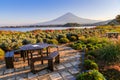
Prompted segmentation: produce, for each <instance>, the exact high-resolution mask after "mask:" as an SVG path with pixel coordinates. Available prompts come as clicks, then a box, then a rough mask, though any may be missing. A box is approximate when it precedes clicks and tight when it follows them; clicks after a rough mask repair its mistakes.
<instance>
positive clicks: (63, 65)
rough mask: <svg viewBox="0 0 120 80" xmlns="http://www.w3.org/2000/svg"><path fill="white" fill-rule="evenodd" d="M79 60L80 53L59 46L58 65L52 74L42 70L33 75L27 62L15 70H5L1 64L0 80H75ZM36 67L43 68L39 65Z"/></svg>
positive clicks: (17, 66) (18, 65) (78, 68)
mask: <svg viewBox="0 0 120 80" xmlns="http://www.w3.org/2000/svg"><path fill="white" fill-rule="evenodd" d="M80 58H81V54H80V52H78V51H76V50H74V49H72V48H70V47H66V46H60V64H57V65H55V67H54V69H55V71H54V72H51V71H49V70H48V69H44V70H42V71H39V72H38V73H36V74H33V73H31V72H30V67H29V66H27V62H26V64H22V62H18V63H16V64H17V65H16V68H14V69H6V68H5V62H3V63H2V64H1V65H0V80H75V79H76V78H75V76H76V74H78V73H79V72H80V67H79V64H80V63H81V62H80ZM37 64H39V63H36V65H37ZM46 65H47V64H45V65H44V66H46ZM37 66H38V67H43V66H41V65H40V64H39V65H37Z"/></svg>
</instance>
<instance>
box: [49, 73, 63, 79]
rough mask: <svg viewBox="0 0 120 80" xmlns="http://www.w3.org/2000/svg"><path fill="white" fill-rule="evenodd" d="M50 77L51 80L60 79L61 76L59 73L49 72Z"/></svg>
mask: <svg viewBox="0 0 120 80" xmlns="http://www.w3.org/2000/svg"><path fill="white" fill-rule="evenodd" d="M50 79H51V80H62V77H61V75H60V74H59V73H57V72H54V73H51V74H50Z"/></svg>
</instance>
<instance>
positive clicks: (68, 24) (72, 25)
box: [64, 23, 80, 27]
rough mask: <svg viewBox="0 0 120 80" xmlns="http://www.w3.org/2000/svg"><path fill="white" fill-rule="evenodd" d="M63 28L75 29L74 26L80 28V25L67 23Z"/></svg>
mask: <svg viewBox="0 0 120 80" xmlns="http://www.w3.org/2000/svg"><path fill="white" fill-rule="evenodd" d="M64 26H65V27H76V26H80V24H78V23H67V24H65V25H64Z"/></svg>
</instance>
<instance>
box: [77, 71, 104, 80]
mask: <svg viewBox="0 0 120 80" xmlns="http://www.w3.org/2000/svg"><path fill="white" fill-rule="evenodd" d="M77 80H106V79H105V78H104V76H103V75H102V74H101V73H100V72H99V71H98V70H91V71H88V72H84V73H82V74H79V75H78V76H77Z"/></svg>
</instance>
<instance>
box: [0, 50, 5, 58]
mask: <svg viewBox="0 0 120 80" xmlns="http://www.w3.org/2000/svg"><path fill="white" fill-rule="evenodd" d="M4 55H5V52H4V51H3V50H2V49H0V56H2V57H3V56H4Z"/></svg>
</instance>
